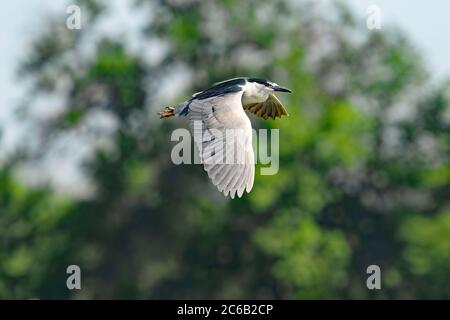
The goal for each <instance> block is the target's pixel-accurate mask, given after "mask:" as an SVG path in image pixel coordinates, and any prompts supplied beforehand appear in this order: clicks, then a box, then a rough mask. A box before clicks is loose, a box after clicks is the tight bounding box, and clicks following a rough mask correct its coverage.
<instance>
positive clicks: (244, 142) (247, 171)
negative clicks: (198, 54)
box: [187, 91, 255, 198]
mask: <svg viewBox="0 0 450 320" xmlns="http://www.w3.org/2000/svg"><path fill="white" fill-rule="evenodd" d="M197 97H198V96H197ZM202 98H203V99H198V98H194V99H192V101H191V102H190V104H189V110H188V113H187V114H188V116H189V119H190V120H191V128H192V130H193V133H194V141H195V142H196V144H197V147H198V149H199V151H200V158H201V160H202V162H203V165H204V169H205V171H206V172H207V173H208V176H209V178H210V179H211V181H212V183H213V184H214V185H215V186H216V187H217V188H218V189H219V191H220V192H223V193H224V195H225V196H228V195H230V196H231V198H234V196H235V195H236V194H237V196H238V197H241V196H242V194H243V193H244V190H247V192H250V190H251V189H252V187H253V181H254V174H255V167H254V154H253V147H252V127H251V123H250V119H249V118H248V117H247V115H246V114H245V112H244V109H243V108H242V103H241V98H242V91H235V92H227V93H225V94H221V95H215V96H212V97H202Z"/></svg>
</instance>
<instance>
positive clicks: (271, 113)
mask: <svg viewBox="0 0 450 320" xmlns="http://www.w3.org/2000/svg"><path fill="white" fill-rule="evenodd" d="M244 109H245V110H247V111H250V112H251V113H253V114H255V115H257V116H258V117H260V118H263V119H264V120H267V118H272V119H275V118H276V117H279V118H281V117H282V116H288V115H289V114H288V113H287V111H286V109H285V108H284V106H283V105H282V104H281V101H280V100H278V98H277V97H276V96H275V95H274V94H270V95H269V98H267V100H266V101H264V102H261V103H250V104H246V105H244Z"/></svg>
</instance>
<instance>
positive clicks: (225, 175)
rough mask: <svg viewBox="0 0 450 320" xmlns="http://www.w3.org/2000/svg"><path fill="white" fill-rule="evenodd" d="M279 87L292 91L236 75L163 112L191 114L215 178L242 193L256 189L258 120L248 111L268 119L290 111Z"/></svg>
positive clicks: (229, 192)
mask: <svg viewBox="0 0 450 320" xmlns="http://www.w3.org/2000/svg"><path fill="white" fill-rule="evenodd" d="M275 92H288V93H290V92H291V90H289V89H287V88H285V87H282V86H279V85H278V84H276V83H274V82H272V81H269V80H267V79H263V78H253V77H240V78H234V79H229V80H225V81H222V82H218V83H215V84H214V85H213V86H212V87H210V88H208V89H206V90H203V91H200V92H197V93H195V94H193V95H192V97H191V98H190V99H188V100H186V101H184V102H182V103H180V104H178V105H176V106H174V107H166V108H165V109H164V110H163V111H161V112H159V113H158V114H159V116H160V118H161V119H162V118H169V117H173V116H175V117H180V116H184V117H188V118H189V120H190V124H191V129H192V130H193V133H194V141H195V143H196V145H197V148H198V149H199V151H200V159H201V161H202V163H203V166H204V169H205V171H206V172H207V173H208V176H209V178H210V179H211V181H212V183H213V184H214V185H215V186H216V187H217V189H218V190H219V191H220V192H222V193H223V194H224V195H225V196H226V197H227V196H230V197H231V198H232V199H234V197H235V195H237V196H238V197H239V198H240V197H242V195H243V193H244V190H245V191H247V193H248V192H250V191H251V189H252V188H253V183H254V176H255V164H254V153H253V146H252V125H251V122H250V119H249V118H248V116H247V114H246V112H245V111H248V112H251V113H253V114H255V115H256V116H258V117H260V118H263V119H265V120H267V119H268V118H272V119H276V118H281V117H282V116H288V112H287V111H286V109H285V108H284V106H283V104H282V103H281V102H280V100H279V99H278V98H277V96H276V95H275ZM224 160H226V161H224ZM230 160H231V161H230Z"/></svg>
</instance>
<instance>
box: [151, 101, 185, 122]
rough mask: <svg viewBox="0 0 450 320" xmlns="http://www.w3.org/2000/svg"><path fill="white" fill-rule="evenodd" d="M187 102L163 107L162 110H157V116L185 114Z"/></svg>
mask: <svg viewBox="0 0 450 320" xmlns="http://www.w3.org/2000/svg"><path fill="white" fill-rule="evenodd" d="M187 108H188V104H187V102H183V103H181V104H179V105H176V106H175V107H165V108H164V110H163V111H161V112H158V115H159V118H160V119H162V118H169V117H173V116H181V115H186V114H187Z"/></svg>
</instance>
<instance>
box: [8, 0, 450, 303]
mask: <svg viewBox="0 0 450 320" xmlns="http://www.w3.org/2000/svg"><path fill="white" fill-rule="evenodd" d="M72 3H74V4H77V5H79V6H80V7H81V13H82V27H81V29H80V30H69V29H67V28H66V19H67V17H68V16H69V15H68V14H67V13H66V8H67V6H68V5H69V4H72ZM395 3H396V4H395V5H393V4H391V3H389V2H388V1H377V2H374V3H371V2H365V1H349V2H333V1H318V0H317V1H294V0H290V1H289V0H286V1H268V0H266V1H262V0H249V1H237V0H222V1H200V0H185V1H182V0H170V1H169V0H150V1H144V0H140V1H128V2H127V1H111V2H110V1H100V0H99V1H96V0H83V1H73V2H63V1H61V2H58V3H56V2H55V1H23V2H21V3H17V2H5V3H2V4H1V5H0V9H1V10H0V18H1V19H0V20H1V21H0V23H1V28H0V35H1V46H2V50H1V51H0V69H1V74H0V75H1V77H0V90H1V95H0V298H23V299H27V298H41V299H44V298H100V299H103V298H127V299H155V298H234V299H239V298H268V299H271V298H278V299H280V298H284V299H309V298H319V299H323V298H339V299H365V298H370V299H380V298H384V299H394V298H395V299H415V298H426V299H431V298H446V299H449V298H450V207H449V202H450V136H449V133H450V106H449V102H450V82H449V81H448V74H450V64H449V63H448V61H447V59H448V56H450V55H449V52H450V43H449V42H448V40H447V38H446V37H447V34H448V32H449V31H450V22H449V21H448V19H447V20H446V14H448V12H450V11H449V10H450V5H449V4H444V3H443V2H439V1H437V0H436V1H428V2H427V3H426V4H423V3H419V1H398V2H397V1H396V2H395ZM369 4H378V5H379V7H380V9H381V14H382V28H381V30H368V29H367V27H366V18H367V14H366V8H367V6H368V5H369ZM236 76H259V77H265V78H268V79H271V80H273V81H275V82H277V83H280V84H281V85H285V86H287V87H289V88H290V89H292V91H293V94H291V95H283V96H282V97H281V99H282V100H283V102H284V103H285V105H286V107H287V109H288V111H289V113H290V117H289V118H283V119H282V120H276V121H259V120H258V119H256V118H255V117H253V116H252V115H250V118H251V120H252V122H253V125H254V127H256V128H280V171H279V173H278V174H277V175H274V176H260V175H259V170H257V176H256V178H255V185H254V188H253V190H252V192H251V193H250V194H246V195H245V196H244V197H243V198H241V199H237V200H236V199H235V200H233V201H231V200H229V199H227V198H224V197H223V196H222V195H221V194H220V193H218V192H217V191H216V189H215V188H214V187H213V186H212V184H211V183H210V182H209V180H208V178H207V175H206V174H205V173H204V171H203V168H202V167H201V166H200V165H181V166H175V165H173V164H172V162H171V160H170V152H171V147H172V146H173V145H174V143H172V142H170V133H171V131H172V130H173V129H175V128H177V127H186V128H187V127H188V124H187V121H181V120H174V121H164V122H162V121H160V120H159V119H158V118H157V116H156V112H157V111H160V110H161V109H162V108H163V107H164V106H166V105H170V104H173V103H176V102H179V101H182V100H184V99H186V98H187V97H189V95H190V94H192V93H193V92H196V91H199V90H201V89H204V88H206V87H208V86H209V85H211V84H212V83H213V82H215V81H220V80H224V79H227V78H232V77H236ZM71 264H76V265H79V266H80V267H81V270H82V290H78V291H77V290H74V291H69V290H68V289H67V288H66V278H67V276H68V275H67V274H66V268H67V266H68V265H71ZM372 264H375V265H379V266H380V267H381V273H382V289H381V290H373V291H370V290H368V289H367V288H366V279H367V277H368V275H367V274H366V268H367V267H368V266H369V265H372Z"/></svg>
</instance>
